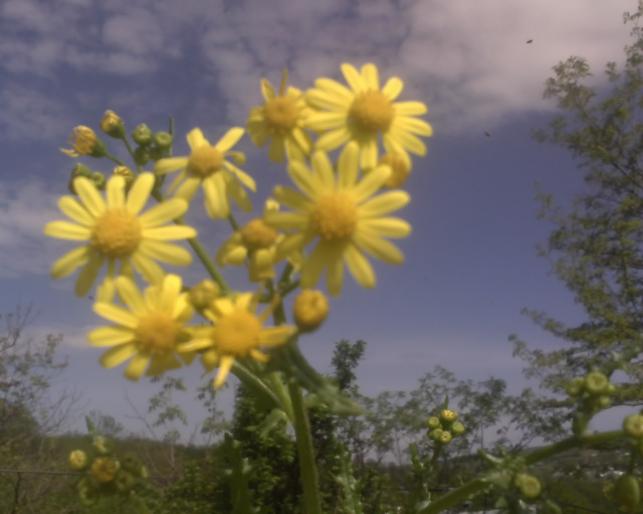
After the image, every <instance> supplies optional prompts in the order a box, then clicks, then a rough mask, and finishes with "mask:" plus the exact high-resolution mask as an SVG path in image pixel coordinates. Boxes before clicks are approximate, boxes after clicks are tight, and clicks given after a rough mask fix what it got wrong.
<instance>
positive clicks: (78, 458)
mask: <svg viewBox="0 0 643 514" xmlns="http://www.w3.org/2000/svg"><path fill="white" fill-rule="evenodd" d="M86 464H87V454H86V453H85V452H84V451H83V450H73V451H72V452H70V453H69V467H71V469H75V470H76V471H79V470H81V469H83V468H84V467H85V465H86Z"/></svg>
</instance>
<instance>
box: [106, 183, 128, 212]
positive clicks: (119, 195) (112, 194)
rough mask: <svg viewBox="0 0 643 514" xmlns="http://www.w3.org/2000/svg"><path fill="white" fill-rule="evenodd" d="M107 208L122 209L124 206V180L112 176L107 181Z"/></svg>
mask: <svg viewBox="0 0 643 514" xmlns="http://www.w3.org/2000/svg"><path fill="white" fill-rule="evenodd" d="M106 190H107V207H108V208H110V209H112V208H117V209H118V208H122V207H124V206H125V179H124V178H123V177H121V176H120V175H114V176H112V177H110V179H109V180H108V181H107V186H106Z"/></svg>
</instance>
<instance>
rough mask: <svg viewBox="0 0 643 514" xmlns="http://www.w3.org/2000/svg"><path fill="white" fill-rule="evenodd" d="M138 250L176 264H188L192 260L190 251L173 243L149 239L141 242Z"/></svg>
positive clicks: (145, 254)
mask: <svg viewBox="0 0 643 514" xmlns="http://www.w3.org/2000/svg"><path fill="white" fill-rule="evenodd" d="M138 251H139V252H140V253H141V254H142V255H144V256H145V257H149V258H150V259H153V260H156V261H161V262H166V263H167V264H172V265H174V266H187V265H188V264H190V263H191V262H192V254H191V253H190V252H188V251H187V250H186V249H185V248H182V247H180V246H177V245H175V244H172V243H164V242H162V241H153V240H150V239H147V240H143V241H142V242H141V244H140V245H139V247H138Z"/></svg>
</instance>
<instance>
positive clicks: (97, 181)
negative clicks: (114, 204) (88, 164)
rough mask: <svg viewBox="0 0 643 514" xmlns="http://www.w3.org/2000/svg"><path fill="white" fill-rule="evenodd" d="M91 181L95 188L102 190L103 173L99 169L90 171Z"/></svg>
mask: <svg viewBox="0 0 643 514" xmlns="http://www.w3.org/2000/svg"><path fill="white" fill-rule="evenodd" d="M91 180H92V182H93V183H94V185H95V186H96V188H97V189H99V190H101V191H102V190H103V189H105V182H106V181H105V175H103V174H102V173H101V172H100V171H95V172H93V173H92V177H91Z"/></svg>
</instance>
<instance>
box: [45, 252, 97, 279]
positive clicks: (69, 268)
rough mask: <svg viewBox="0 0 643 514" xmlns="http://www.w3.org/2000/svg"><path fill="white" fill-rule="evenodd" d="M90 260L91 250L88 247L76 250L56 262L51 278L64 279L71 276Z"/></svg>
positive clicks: (52, 267)
mask: <svg viewBox="0 0 643 514" xmlns="http://www.w3.org/2000/svg"><path fill="white" fill-rule="evenodd" d="M88 258H89V248H88V247H87V246H80V247H78V248H74V249H73V250H71V251H69V252H67V253H66V254H65V255H63V256H62V257H60V258H59V259H58V260H57V261H56V262H54V264H53V265H52V266H51V276H52V277H53V278H63V277H66V276H68V275H71V274H72V273H73V272H74V271H76V269H77V268H78V267H79V266H82V265H83V264H85V263H86V262H87V259H88Z"/></svg>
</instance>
